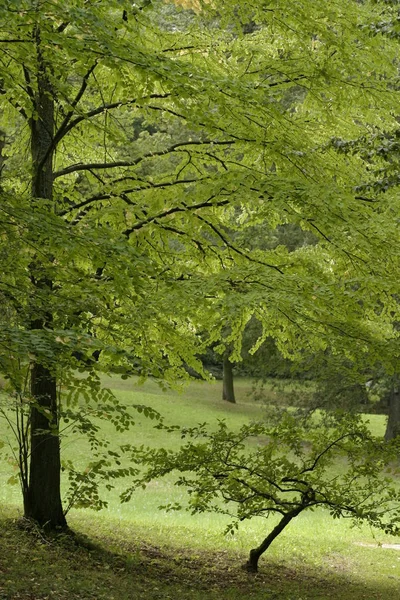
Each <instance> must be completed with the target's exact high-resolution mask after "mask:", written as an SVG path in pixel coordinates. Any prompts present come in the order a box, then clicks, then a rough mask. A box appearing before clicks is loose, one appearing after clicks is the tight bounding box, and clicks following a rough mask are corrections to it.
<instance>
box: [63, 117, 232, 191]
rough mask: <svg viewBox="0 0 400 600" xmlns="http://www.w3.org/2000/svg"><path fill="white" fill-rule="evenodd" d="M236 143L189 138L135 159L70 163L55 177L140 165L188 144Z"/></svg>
mask: <svg viewBox="0 0 400 600" xmlns="http://www.w3.org/2000/svg"><path fill="white" fill-rule="evenodd" d="M67 116H68V115H67ZM66 118H67V117H66ZM234 143H235V142H234V141H233V140H223V141H214V140H202V141H196V140H189V141H186V142H178V143H176V144H172V145H171V146H169V147H168V148H166V149H165V150H159V151H157V152H149V153H147V154H144V155H142V156H140V157H138V158H136V159H135V160H119V161H115V162H109V163H105V162H103V163H87V164H85V163H77V164H75V165H70V166H69V167H65V169H61V170H60V171H56V172H55V173H54V178H55V179H56V178H57V177H63V176H64V175H68V174H69V173H75V172H76V171H90V170H91V169H115V168H118V167H134V166H136V165H138V164H139V163H140V162H142V161H143V160H146V159H147V158H153V157H156V156H165V155H166V154H170V153H171V152H175V151H176V150H180V149H181V148H183V147H186V146H208V145H212V146H226V145H232V144H234ZM207 154H208V153H207ZM210 156H211V155H210ZM214 158H216V160H220V159H218V158H217V157H214ZM115 181H124V178H121V179H117V180H115Z"/></svg>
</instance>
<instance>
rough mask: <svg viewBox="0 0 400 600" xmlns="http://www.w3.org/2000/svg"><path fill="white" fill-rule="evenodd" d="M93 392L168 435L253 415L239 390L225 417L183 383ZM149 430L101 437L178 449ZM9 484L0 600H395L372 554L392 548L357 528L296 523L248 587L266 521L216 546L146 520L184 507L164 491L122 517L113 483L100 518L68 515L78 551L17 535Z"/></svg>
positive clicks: (168, 517) (144, 493) (391, 576)
mask: <svg viewBox="0 0 400 600" xmlns="http://www.w3.org/2000/svg"><path fill="white" fill-rule="evenodd" d="M105 383H107V384H108V385H109V386H110V387H112V388H113V389H114V391H115V393H116V394H117V395H118V397H119V398H120V399H121V400H122V401H124V402H125V403H126V404H128V405H130V404H134V403H144V404H146V403H147V404H149V405H150V406H152V407H153V408H154V409H156V410H158V411H160V412H161V413H162V414H164V416H165V419H166V420H168V421H169V422H171V423H181V424H187V425H191V424H195V423H197V422H201V421H208V422H211V423H215V422H216V421H217V420H218V419H219V418H226V420H227V421H228V423H229V425H230V426H232V427H239V426H240V425H241V423H243V421H244V420H250V419H253V418H255V417H257V416H260V415H261V414H262V407H261V406H260V405H259V404H256V403H254V402H252V401H251V398H250V397H249V395H248V393H249V391H250V390H251V382H250V381H248V380H239V381H238V382H237V385H236V394H237V399H238V404H237V405H230V404H228V403H223V402H222V400H221V399H220V393H221V390H220V387H221V384H220V382H216V383H211V384H202V383H200V382H194V383H193V384H191V385H190V387H189V388H188V389H187V390H185V391H184V392H182V393H181V394H178V393H177V392H172V391H169V392H160V390H159V388H158V387H156V386H155V384H154V383H153V382H148V383H147V384H146V385H145V386H143V387H138V386H136V385H134V384H133V383H132V382H131V381H120V380H114V379H113V380H111V381H110V380H108V381H105ZM153 425H154V423H153V422H152V421H150V420H149V419H146V418H144V417H143V416H142V415H140V414H138V418H137V423H136V426H135V428H134V429H133V430H132V431H131V432H128V433H124V434H118V435H116V434H115V432H113V430H112V429H111V428H110V427H109V428H107V427H106V429H105V434H106V435H108V436H111V435H112V436H114V439H115V441H116V442H118V443H120V442H121V443H122V442H126V441H130V442H132V443H150V444H153V443H154V444H160V445H164V446H170V447H176V446H177V445H178V443H179V440H178V438H175V437H174V436H173V435H171V434H168V435H167V434H165V433H164V432H160V431H158V430H154V429H153ZM371 426H372V428H373V429H374V431H375V432H376V433H378V434H382V433H383V429H384V418H383V417H381V416H376V415H375V416H373V417H371ZM63 444H64V446H65V449H64V450H65V453H66V454H70V455H71V456H72V455H74V457H75V458H77V459H78V460H80V461H81V462H82V464H84V462H85V461H86V460H87V447H86V443H85V441H84V440H83V439H80V440H74V441H73V443H72V441H71V440H68V439H65V440H64V441H63ZM11 472H12V466H11V465H9V464H5V463H3V464H1V465H0V499H1V505H0V507H1V508H0V600H5V599H6V598H7V599H8V598H10V599H11V598H13V599H14V598H15V599H19V598H20V599H23V600H27V599H28V598H30V599H33V598H37V599H40V600H42V599H43V600H44V599H46V598H54V599H67V598H68V599H72V600H74V599H93V600H94V599H98V600H101V599H103V598H104V599H107V600H113V599H114V600H128V599H138V600H140V599H142V598H143V599H144V598H146V599H147V600H156V599H161V598H163V599H165V600H168V599H169V598H170V599H172V598H173V599H177V600H180V599H182V600H192V599H193V600H200V599H204V600H205V599H210V600H214V599H215V600H217V599H221V600H231V599H232V600H233V599H234V598H240V597H241V596H243V595H245V596H247V597H248V598H251V599H253V600H261V599H262V600H266V599H271V600H272V599H278V598H279V599H282V600H284V599H286V600H316V599H320V600H324V599H329V598H332V599H333V598H334V599H337V600H350V599H351V600H361V599H368V600H386V599H387V600H389V599H390V600H392V599H394V598H396V597H397V596H396V594H397V595H398V590H399V588H400V552H398V551H396V550H394V549H388V548H383V547H381V546H379V545H378V544H379V543H383V542H386V543H389V542H392V543H396V542H397V543H399V542H400V540H398V539H397V540H396V539H395V538H390V537H387V536H384V535H383V534H381V533H378V534H375V535H376V537H374V534H373V532H371V531H370V530H369V528H367V527H363V528H362V529H352V528H351V527H350V525H349V523H348V522H344V521H335V520H332V519H331V518H330V517H329V515H327V514H326V513H325V512H324V511H322V510H321V511H316V512H314V513H305V514H303V515H301V516H300V517H299V518H298V519H296V520H295V521H294V522H293V523H292V524H291V525H290V526H289V527H288V528H287V530H285V532H284V533H283V534H282V535H281V536H280V537H279V538H278V539H277V540H276V541H275V542H274V543H273V544H272V546H271V548H270V549H269V551H268V553H266V555H264V556H263V558H262V559H261V561H260V573H259V574H258V575H256V576H254V575H248V574H247V573H246V572H244V571H243V570H241V569H240V566H241V564H243V562H244V561H245V559H246V557H247V553H248V550H249V549H250V548H251V547H253V546H254V545H256V544H257V543H259V541H260V540H261V539H262V537H263V536H264V535H265V533H266V532H267V531H268V530H269V529H270V528H271V526H272V524H273V521H272V520H271V521H268V522H267V523H266V522H265V521H256V520H254V521H251V522H250V523H248V524H247V525H246V526H243V527H241V529H240V530H239V532H238V533H237V534H236V535H235V536H232V537H230V538H229V539H227V538H225V537H224V536H223V535H222V531H223V529H224V523H225V522H224V519H223V518H222V517H220V516H217V515H198V516H196V517H192V516H190V515H189V514H187V513H165V512H163V511H159V510H158V509H157V507H158V505H159V504H161V503H165V502H166V501H173V500H176V499H179V498H180V497H183V496H184V492H183V490H180V489H177V488H174V487H173V486H172V485H171V482H170V481H168V480H166V481H160V482H154V483H153V484H151V485H150V486H149V488H148V489H146V490H141V491H140V492H137V493H135V495H134V497H133V499H132V501H131V502H130V503H127V504H123V505H121V504H120V503H119V502H118V494H119V492H120V491H122V489H124V487H125V486H126V484H127V482H122V481H119V482H118V486H117V489H116V490H115V491H114V492H113V493H111V494H110V496H109V507H108V508H107V509H105V510H103V511H101V512H99V513H93V512H90V511H83V510H71V512H70V513H69V515H68V520H69V524H70V526H71V528H72V529H73V530H74V531H75V532H77V533H78V534H79V536H80V538H82V539H84V540H86V542H85V543H80V542H78V540H75V539H74V538H71V537H68V536H66V537H65V536H64V537H62V538H60V539H45V538H44V537H43V536H42V534H40V532H38V531H35V530H29V529H26V528H25V527H21V523H20V508H19V507H20V497H19V491H18V488H16V487H14V488H13V487H11V486H7V485H4V481H5V480H6V479H7V478H8V477H9V475H10V473H11ZM87 541H90V543H87Z"/></svg>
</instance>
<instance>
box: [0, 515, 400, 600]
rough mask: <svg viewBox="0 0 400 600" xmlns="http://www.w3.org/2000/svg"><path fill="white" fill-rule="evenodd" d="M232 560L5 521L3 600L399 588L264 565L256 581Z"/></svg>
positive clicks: (356, 596) (259, 595)
mask: <svg viewBox="0 0 400 600" xmlns="http://www.w3.org/2000/svg"><path fill="white" fill-rule="evenodd" d="M241 562H244V560H243V557H239V556H237V555H233V554H231V553H228V552H215V553H210V552H204V553H199V552H198V551H196V552H193V554H190V552H189V551H188V550H187V549H185V550H178V551H177V550H176V549H172V548H169V547H167V546H166V547H164V548H160V547H156V546H151V545H149V544H146V543H145V542H141V541H139V540H136V541H132V540H129V539H127V540H125V541H124V542H122V543H121V542H116V541H115V540H114V539H113V538H112V537H110V538H106V537H100V538H99V539H95V540H90V539H88V538H86V537H84V536H81V535H80V534H73V535H69V534H68V535H65V534H62V535H59V536H56V537H54V536H53V537H45V536H43V535H42V533H41V532H40V531H39V530H37V529H35V528H32V527H31V528H26V527H25V528H23V527H21V524H20V522H18V521H17V520H15V519H10V518H8V519H4V520H0V600H6V599H7V600H11V599H12V600H18V599H20V600H28V599H29V600H33V599H35V600H45V599H50V598H51V599H59V600H67V599H68V600H77V599H82V600H83V599H85V600H89V599H91V600H95V599H96V600H106V599H107V600H142V599H143V600H144V599H146V600H156V599H159V600H160V599H161V598H162V599H164V600H168V599H174V600H181V599H182V600H203V599H204V600H206V599H207V600H208V599H210V600H217V599H218V600H233V599H236V598H242V597H247V598H249V599H253V600H261V599H262V600H268V599H270V600H272V599H275V600H277V599H282V600H283V599H285V600H289V599H290V600H300V599H301V600H315V599H319V600H326V599H328V598H332V599H333V598H334V599H336V600H347V599H349V600H350V599H351V600H361V599H366V598H367V599H368V600H389V599H390V600H392V599H394V598H395V597H396V591H395V589H396V587H395V584H396V583H397V585H398V582H395V581H391V580H390V581H389V580H388V583H387V586H386V585H385V587H382V585H380V586H379V587H374V586H371V585H369V586H368V585H364V584H363V583H362V582H360V581H356V580H355V579H352V578H351V577H349V575H348V574H346V573H343V572H342V573H340V574H338V573H335V572H333V570H329V568H326V569H321V568H318V569H317V568H314V569H312V568H311V567H309V566H306V565H301V564H299V565H296V566H295V567H294V566H293V565H291V566H290V567H289V566H287V565H285V564H278V563H276V562H273V563H272V562H269V561H268V558H264V561H263V563H262V565H261V568H260V573H258V574H257V575H249V574H248V573H246V572H245V571H243V570H242V569H241V568H240V566H241Z"/></svg>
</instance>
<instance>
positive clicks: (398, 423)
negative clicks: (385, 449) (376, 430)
mask: <svg viewBox="0 0 400 600" xmlns="http://www.w3.org/2000/svg"><path fill="white" fill-rule="evenodd" d="M398 435H400V378H399V376H396V377H394V378H393V384H392V389H391V392H390V396H389V412H388V422H387V426H386V432H385V440H386V441H387V442H388V441H389V440H392V439H393V438H395V437H396V436H398Z"/></svg>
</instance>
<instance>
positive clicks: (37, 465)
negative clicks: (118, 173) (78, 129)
mask: <svg viewBox="0 0 400 600" xmlns="http://www.w3.org/2000/svg"><path fill="white" fill-rule="evenodd" d="M34 35H35V41H36V51H37V59H38V63H37V64H38V72H37V90H36V92H35V95H34V97H33V99H32V100H33V103H34V107H35V113H36V114H35V118H32V119H31V121H30V128H31V155H32V166H33V169H32V172H33V174H32V201H33V206H32V208H33V210H34V206H35V204H36V203H38V204H39V203H40V202H41V200H42V199H44V200H52V197H53V149H52V143H53V134H54V101H53V95H52V89H51V85H50V82H49V78H48V76H47V66H46V64H45V61H44V59H43V56H42V54H41V47H40V31H39V30H36V31H35V34H34ZM26 76H27V79H28V82H29V80H30V75H29V73H27V74H26ZM31 93H32V94H33V92H31ZM48 260H51V257H50V256H49V257H48ZM43 267H44V265H42V264H41V263H40V261H39V259H35V260H34V261H33V262H32V265H31V281H32V283H33V285H34V286H35V288H36V290H37V295H38V297H45V296H46V295H47V296H49V295H50V294H51V292H52V282H51V280H49V278H48V277H47V276H46V274H45V268H43ZM42 302H43V301H42ZM51 327H52V314H51V312H49V311H48V310H47V308H42V309H39V315H35V317H34V319H32V323H31V329H32V330H43V329H45V328H46V329H50V328H51ZM31 395H32V399H33V400H34V403H32V406H31V413H30V423H31V455H30V465H29V486H28V491H27V493H26V494H25V497H24V510H25V516H26V517H28V518H31V519H34V520H35V521H37V522H38V523H39V524H40V525H41V526H46V527H47V528H49V529H55V528H59V527H64V526H65V525H66V521H65V517H64V514H63V510H62V504H61V493H60V473H61V460H60V440H59V432H58V407H57V383H56V378H55V375H54V373H53V370H52V369H51V368H50V366H48V365H43V364H40V363H39V362H34V364H33V365H32V371H31Z"/></svg>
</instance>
